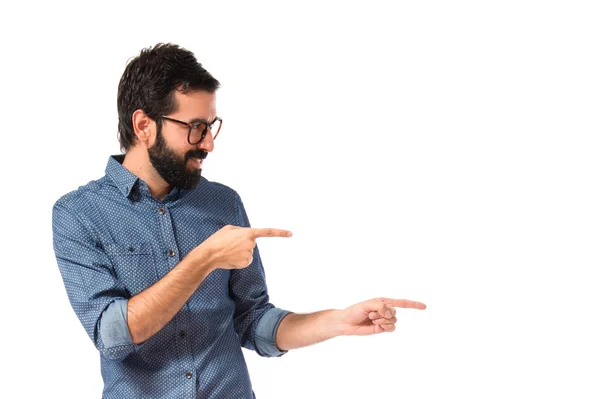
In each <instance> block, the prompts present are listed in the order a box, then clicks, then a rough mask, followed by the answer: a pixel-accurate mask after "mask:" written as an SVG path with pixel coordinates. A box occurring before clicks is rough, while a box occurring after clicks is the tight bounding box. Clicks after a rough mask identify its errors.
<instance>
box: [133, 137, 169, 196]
mask: <svg viewBox="0 0 600 399" xmlns="http://www.w3.org/2000/svg"><path fill="white" fill-rule="evenodd" d="M123 167H124V168H125V169H127V170H128V171H130V172H131V173H133V174H134V175H136V176H137V177H139V178H140V179H141V180H143V181H144V182H145V183H146V184H147V185H148V188H149V189H150V194H151V195H152V196H153V197H154V198H156V199H157V200H159V201H162V199H163V198H164V197H165V196H166V195H167V194H169V193H170V192H171V189H172V187H171V186H169V185H168V184H167V182H165V181H164V180H163V178H162V177H160V175H159V174H158V173H157V172H156V169H154V167H153V166H152V164H151V163H150V159H149V158H148V153H144V152H142V151H138V150H136V149H135V148H132V149H130V150H129V151H127V153H126V154H125V160H124V161H123Z"/></svg>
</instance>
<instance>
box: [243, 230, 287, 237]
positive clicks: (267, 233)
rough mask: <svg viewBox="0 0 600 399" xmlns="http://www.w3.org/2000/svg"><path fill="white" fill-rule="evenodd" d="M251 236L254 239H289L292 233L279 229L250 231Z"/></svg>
mask: <svg viewBox="0 0 600 399" xmlns="http://www.w3.org/2000/svg"><path fill="white" fill-rule="evenodd" d="M250 231H251V233H252V236H253V237H254V238H260V237H291V236H292V232H291V231H289V230H281V229H268V228H265V229H255V228H251V229H250Z"/></svg>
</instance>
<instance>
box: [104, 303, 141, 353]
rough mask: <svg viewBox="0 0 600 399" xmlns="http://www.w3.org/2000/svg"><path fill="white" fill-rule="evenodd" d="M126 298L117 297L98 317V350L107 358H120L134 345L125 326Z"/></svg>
mask: <svg viewBox="0 0 600 399" xmlns="http://www.w3.org/2000/svg"><path fill="white" fill-rule="evenodd" d="M128 302H129V300H128V299H117V300H116V301H114V302H112V303H111V304H110V305H109V306H108V308H106V310H105V311H104V313H102V317H101V319H100V340H101V341H102V347H101V348H100V352H101V353H102V354H103V355H104V356H105V357H106V358H108V359H121V358H124V357H125V356H127V355H129V354H130V353H132V352H134V351H135V349H136V345H135V344H134V343H133V340H132V339H131V333H130V332H129V327H127V303H128Z"/></svg>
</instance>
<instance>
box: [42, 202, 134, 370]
mask: <svg viewBox="0 0 600 399" xmlns="http://www.w3.org/2000/svg"><path fill="white" fill-rule="evenodd" d="M52 233H53V244H54V253H55V255H56V260H57V263H58V267H59V270H60V273H61V276H62V278H63V283H64V285H65V289H66V291H67V296H68V298H69V302H70V303H71V306H72V307H73V310H74V311H75V314H76V315H77V317H78V318H79V321H80V322H81V324H82V325H83V327H84V329H85V331H86V333H87V334H88V336H89V337H90V339H91V340H92V341H93V342H94V345H95V346H96V348H97V349H98V350H99V351H100V354H101V355H102V356H104V357H105V358H107V359H113V360H119V359H123V358H125V357H126V356H127V355H129V354H130V353H132V352H134V351H136V350H137V349H139V348H138V347H139V346H141V345H135V344H134V343H133V342H132V339H131V334H130V332H129V328H128V326H127V303H128V300H129V295H128V293H127V291H126V290H125V289H124V287H123V286H122V285H120V283H119V281H118V279H117V277H116V274H115V272H114V269H113V268H112V265H111V262H110V260H109V259H108V256H107V255H106V253H105V252H104V249H103V248H102V245H101V243H99V242H97V241H96V240H95V239H94V237H93V235H92V234H91V232H90V229H87V228H86V227H85V226H84V224H83V222H82V221H81V220H80V219H79V218H78V217H77V216H76V215H74V214H73V213H72V212H70V211H69V210H68V209H67V208H66V206H65V205H64V204H61V203H58V202H57V203H56V204H55V205H54V208H53V212H52ZM142 345H143V344H142Z"/></svg>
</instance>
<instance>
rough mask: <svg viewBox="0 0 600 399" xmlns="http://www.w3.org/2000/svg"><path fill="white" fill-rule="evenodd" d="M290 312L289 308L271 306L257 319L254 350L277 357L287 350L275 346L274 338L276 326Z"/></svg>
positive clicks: (266, 355)
mask: <svg viewBox="0 0 600 399" xmlns="http://www.w3.org/2000/svg"><path fill="white" fill-rule="evenodd" d="M289 313H291V312H290V311H289V310H283V309H279V308H271V309H269V310H267V311H266V312H265V314H263V316H262V317H261V318H260V320H258V323H257V325H256V332H255V340H254V341H255V345H256V352H257V353H258V354H259V355H260V356H264V357H279V356H281V355H283V354H285V353H287V352H288V351H287V350H286V351H281V350H279V348H277V345H276V343H275V338H276V337H277V328H278V327H279V323H281V320H283V318H284V317H285V316H287V315H288V314H289Z"/></svg>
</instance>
